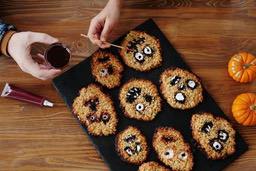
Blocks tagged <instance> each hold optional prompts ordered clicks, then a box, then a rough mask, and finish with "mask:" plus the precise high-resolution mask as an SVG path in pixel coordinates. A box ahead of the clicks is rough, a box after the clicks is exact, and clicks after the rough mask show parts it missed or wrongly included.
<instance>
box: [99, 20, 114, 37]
mask: <svg viewBox="0 0 256 171" xmlns="http://www.w3.org/2000/svg"><path fill="white" fill-rule="evenodd" d="M112 27H113V24H112V23H111V22H110V21H109V20H106V22H105V24H104V27H103V30H102V32H101V35H100V40H101V41H103V42H105V41H107V39H108V36H109V34H110V33H111V32H112V29H113V28H112Z"/></svg>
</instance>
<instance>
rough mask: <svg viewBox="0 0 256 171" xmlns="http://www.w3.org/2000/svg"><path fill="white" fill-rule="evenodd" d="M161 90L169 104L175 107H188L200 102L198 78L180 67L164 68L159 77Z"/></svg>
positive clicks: (200, 90)
mask: <svg viewBox="0 0 256 171" xmlns="http://www.w3.org/2000/svg"><path fill="white" fill-rule="evenodd" d="M160 83H161V92H162V94H163V96H164V97H165V99H166V100H167V102H168V103H169V105H170V106H171V107H173V108H177V109H183V110H184V109H190V108H193V107H195V106H196V105H198V103H200V102H202V100H203V95H202V91H203V89H202V86H201V83H200V80H199V79H198V78H197V77H196V76H195V75H194V74H192V73H190V72H188V71H185V70H182V69H180V68H175V69H168V70H165V71H164V72H163V73H162V74H161V77H160Z"/></svg>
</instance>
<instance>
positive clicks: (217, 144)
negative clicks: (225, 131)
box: [211, 139, 223, 151]
mask: <svg viewBox="0 0 256 171" xmlns="http://www.w3.org/2000/svg"><path fill="white" fill-rule="evenodd" d="M211 146H212V148H213V149H214V150H215V151H221V150H222V149H223V146H222V144H221V143H220V142H219V141H218V140H216V139H214V140H212V142H211Z"/></svg>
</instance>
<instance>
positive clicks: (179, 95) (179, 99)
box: [175, 93, 185, 102]
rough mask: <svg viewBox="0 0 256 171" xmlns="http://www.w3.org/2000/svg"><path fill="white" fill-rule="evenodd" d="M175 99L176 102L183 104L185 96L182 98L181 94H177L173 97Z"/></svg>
mask: <svg viewBox="0 0 256 171" xmlns="http://www.w3.org/2000/svg"><path fill="white" fill-rule="evenodd" d="M175 99H176V100H177V101H179V102H184V101H185V96H184V94H183V93H177V94H176V95H175Z"/></svg>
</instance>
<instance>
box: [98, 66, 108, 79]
mask: <svg viewBox="0 0 256 171" xmlns="http://www.w3.org/2000/svg"><path fill="white" fill-rule="evenodd" d="M100 75H101V76H102V77H104V76H106V75H108V70H107V69H106V68H103V69H101V70H100Z"/></svg>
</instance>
